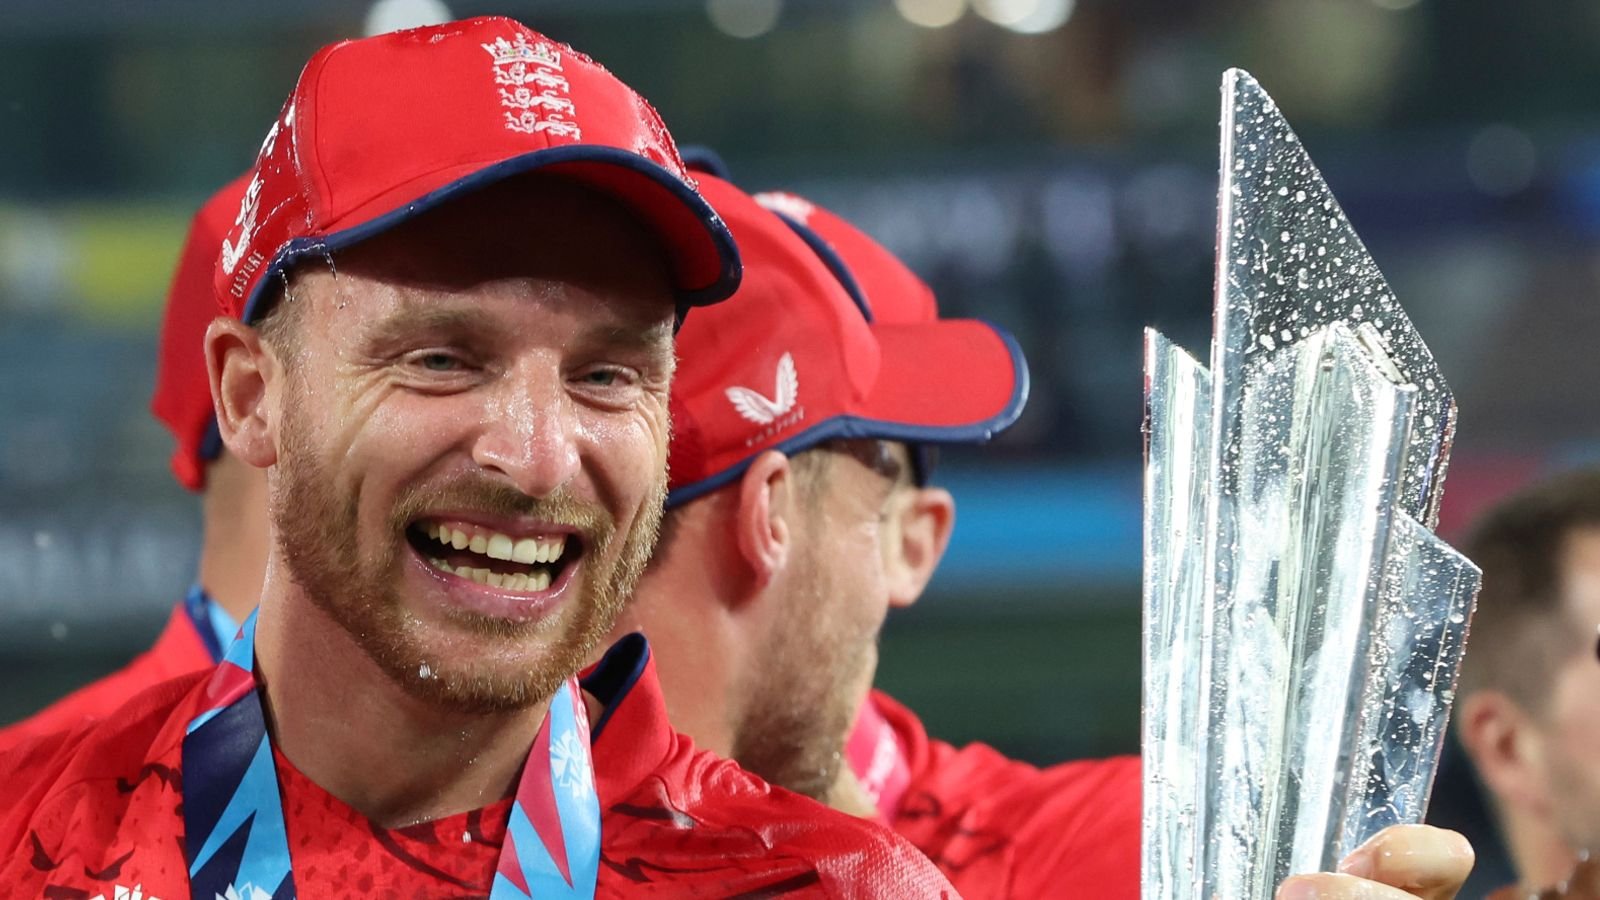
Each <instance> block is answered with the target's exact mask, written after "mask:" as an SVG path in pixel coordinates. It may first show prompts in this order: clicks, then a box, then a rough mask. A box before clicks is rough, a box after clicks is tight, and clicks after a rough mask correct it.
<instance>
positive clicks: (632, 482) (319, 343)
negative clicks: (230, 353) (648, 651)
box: [268, 180, 673, 711]
mask: <svg viewBox="0 0 1600 900" xmlns="http://www.w3.org/2000/svg"><path fill="white" fill-rule="evenodd" d="M530 211H536V212H530ZM284 302H285V303H286V304H289V305H290V307H291V308H285V309H283V310H281V311H280V313H279V314H280V315H284V316H288V317H289V318H288V319H287V320H286V321H285V322H284V323H283V324H282V327H281V328H277V329H276V331H277V332H281V337H280V338H278V339H276V340H275V341H274V344H275V351H276V353H277V354H278V355H279V356H280V357H281V358H282V359H283V362H284V366H283V370H284V373H285V375H284V379H283V384H282V386H281V388H280V389H279V391H278V395H279V396H278V409H279V411H280V412H279V419H280V421H279V428H278V435H279V436H278V444H279V447H278V463H277V465H276V466H274V467H273V470H272V472H271V498H270V509H271V516H272V522H273V530H274V541H275V547H276V551H275V552H276V553H277V555H278V556H279V557H280V559H281V560H282V562H283V564H284V566H285V567H286V568H287V570H288V572H289V574H290V577H291V579H292V580H293V582H294V583H295V584H296V585H297V586H298V587H299V589H300V590H301V591H303V592H304V593H305V595H306V596H307V597H308V598H309V599H310V600H311V602H313V603H314V604H316V606H318V607H319V608H320V609H322V610H323V611H325V612H326V613H327V615H328V616H329V618H331V619H332V620H333V621H334V622H336V623H337V624H338V625H339V626H340V627H342V628H343V629H344V630H345V631H346V632H348V634H349V635H350V637H351V638H352V639H353V641H354V642H355V643H356V644H357V646H359V647H360V648H361V650H362V651H363V652H365V653H366V654H367V655H368V656H370V657H371V658H372V659H373V660H374V661H375V662H376V663H377V664H378V665H379V666H380V667H381V668H382V669H383V670H384V671H386V672H387V673H388V674H389V675H390V676H391V677H392V678H394V679H395V680H396V681H398V682H400V683H401V684H402V685H404V686H405V687H407V688H408V689H409V690H410V691H412V692H413V693H415V694H417V695H419V696H423V697H426V698H431V699H435V700H437V701H439V702H442V703H446V704H448V705H450V706H452V707H455V708H460V709H464V710H480V711H490V710H500V709H510V708H516V707H519V706H522V705H525V704H527V703H530V702H533V701H536V700H539V699H542V698H543V697H545V696H548V695H549V694H550V693H551V692H552V691H553V690H554V689H555V687H556V686H557V685H558V684H559V683H560V681H561V680H563V679H564V678H566V677H568V676H569V675H571V674H572V673H573V672H575V671H576V670H577V669H578V668H579V667H580V666H581V665H582V662H583V660H584V659H585V658H586V657H587V656H588V654H589V653H590V652H591V651H592V649H593V648H594V646H595V645H596V643H597V642H598V641H599V640H600V638H601V637H602V636H603V635H604V634H605V633H606V632H607V631H608V630H609V629H610V627H611V624H612V622H613V620H614V619H615V617H616V614H617V612H618V610H619V608H620V606H621V603H622V601H623V599H624V598H625V597H626V596H627V595H628V594H629V593H630V592H631V590H632V586H633V583H634V581H635V580H636V578H637V577H638V574H639V571H640V569H641V568H642V567H643V565H644V562H645V560H646V559H647V558H648V555H649V552H650V549H651V547H652V546H653V544H654V540H655V534H656V529H657V526H658V523H659V520H660V515H661V502H662V499H663V497H664V492H665V483H666V482H665V473H666V468H665V466H666V447H667V436H668V418H667V392H668V387H669V383H670V379H671V373H672V367H673V356H672V321H673V300H672V296H671V292H670V289H669V281H668V276H667V270H666V267H665V264H664V263H663V262H662V261H661V259H660V253H659V251H658V250H657V249H656V245H655V244H654V242H652V241H651V240H650V239H649V238H648V237H647V236H646V235H645V234H644V233H642V231H641V230H640V229H639V227H638V226H637V225H636V224H635V223H634V222H633V221H632V220H631V218H630V217H629V216H628V215H627V214H626V213H624V212H623V211H622V210H620V209H619V208H617V207H615V206H614V205H612V204H611V203H610V202H609V201H606V200H604V199H602V198H599V197H598V196H595V195H592V194H589V193H586V192H583V191H581V190H579V189H577V188H574V187H570V186H566V185H563V184H559V183H551V182H545V181H536V180H524V181H520V182H513V183H508V184H506V185H502V186H500V187H497V188H494V189H491V190H490V191H488V192H487V193H486V194H485V195H483V196H476V197H468V198H464V199H462V200H458V201H455V202H453V203H452V204H449V205H447V206H446V207H445V208H443V209H441V210H438V211H436V212H434V213H430V214H428V215H426V216H424V217H421V218H419V219H416V220H414V221H413V222H411V223H409V224H407V225H404V226H401V227H399V228H397V229H395V230H393V231H391V232H389V233H387V234H385V235H383V236H381V237H377V238H374V239H372V240H370V241H368V242H365V243H363V244H361V245H358V246H357V247H356V248H353V249H351V250H349V251H347V252H345V253H342V254H341V255H339V256H338V257H337V258H336V259H335V260H333V261H332V265H308V266H304V267H302V269H301V271H300V272H298V273H297V275H296V278H295V279H294V281H293V285H292V288H291V290H290V299H288V300H286V301H284ZM274 333H275V330H274V329H268V334H269V335H270V334H274Z"/></svg>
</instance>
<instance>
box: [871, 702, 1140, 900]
mask: <svg viewBox="0 0 1600 900" xmlns="http://www.w3.org/2000/svg"><path fill="white" fill-rule="evenodd" d="M868 702H869V703H871V704H873V705H874V707H875V708H876V710H877V712H878V713H879V714H880V715H881V716H882V718H883V721H884V722H885V723H886V724H887V726H888V727H887V728H886V729H885V730H883V732H882V733H881V734H879V735H877V736H875V737H876V738H877V739H878V740H880V741H885V742H897V743H898V745H899V746H898V751H899V755H900V757H901V760H902V765H897V766H892V765H882V764H880V765H878V766H876V767H873V768H876V769H878V770H880V771H878V772H875V773H872V774H873V775H874V776H876V777H873V778H872V780H873V781H874V782H876V785H877V786H883V785H888V786H889V788H890V790H891V791H893V792H894V793H897V794H898V795H899V797H898V801H897V802H894V803H892V805H891V806H890V809H891V810H892V812H890V814H889V815H887V816H886V818H887V820H888V823H889V824H890V825H892V826H893V828H894V830H895V831H897V832H899V833H900V834H901V835H902V836H903V837H905V838H906V839H907V840H909V841H911V843H913V844H915V845H916V847H917V849H919V850H921V851H922V852H923V853H926V854H927V855H928V858H929V859H932V860H933V861H934V863H935V864H937V865H938V866H939V868H940V869H941V870H943V872H944V874H945V875H946V876H947V877H948V878H949V879H950V881H951V883H953V884H954V885H955V886H956V888H957V889H958V890H960V891H961V893H962V895H963V896H965V897H967V898H969V900H971V898H987V897H993V898H1002V897H1015V898H1034V897H1095V898H1111V900H1115V898H1128V900H1137V898H1138V897H1139V843H1140V839H1139V835H1140V823H1141V817H1142V812H1141V809H1140V791H1141V782H1140V770H1139V759H1138V757H1135V756H1123V757H1114V758H1111V759H1104V760H1087V761H1083V762H1071V763H1063V764H1061V765H1056V766H1051V767H1049V768H1044V769H1041V768H1038V767H1036V766H1031V765H1028V764H1027V763H1022V762H1017V761H1016V760H1012V759H1007V758H1006V757H1004V756H1002V755H1000V753H999V752H997V751H996V750H995V749H994V748H992V747H988V746H985V745H983V744H969V745H968V746H966V747H962V748H959V749H958V748H956V747H952V746H951V745H949V744H946V743H944V742H942V741H935V740H929V738H928V733H927V732H926V731H925V730H923V727H922V723H921V722H920V721H918V720H917V717H916V715H915V714H914V713H912V712H911V711H910V710H908V709H906V708H905V707H904V706H901V705H900V704H899V703H898V702H896V701H895V700H893V699H891V698H890V697H889V696H888V695H886V694H884V693H883V692H881V691H873V692H872V696H871V698H870V699H869V701H868ZM882 746H883V750H882V752H878V753H876V754H870V753H869V755H868V756H867V759H868V760H869V763H868V766H869V767H870V766H871V763H870V760H871V759H873V758H874V757H875V758H876V759H877V760H879V761H880V763H881V761H882V760H884V759H886V758H887V759H893V758H894V756H895V755H896V754H895V748H894V747H893V746H892V745H891V744H888V743H885V744H883V745H882ZM895 769H898V770H899V772H898V774H896V773H895V772H894V771H893V770H895ZM873 787H874V786H873V785H869V790H872V789H873Z"/></svg>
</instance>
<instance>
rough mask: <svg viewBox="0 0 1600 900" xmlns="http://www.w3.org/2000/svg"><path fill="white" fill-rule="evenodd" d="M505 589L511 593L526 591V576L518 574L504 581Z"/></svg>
mask: <svg viewBox="0 0 1600 900" xmlns="http://www.w3.org/2000/svg"><path fill="white" fill-rule="evenodd" d="M506 587H507V588H508V589H510V590H513V591H525V590H527V589H528V576H527V575H526V574H524V573H522V572H518V573H517V574H515V575H513V576H511V578H510V579H508V580H507V581H506Z"/></svg>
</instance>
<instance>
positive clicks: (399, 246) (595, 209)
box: [299, 176, 675, 321]
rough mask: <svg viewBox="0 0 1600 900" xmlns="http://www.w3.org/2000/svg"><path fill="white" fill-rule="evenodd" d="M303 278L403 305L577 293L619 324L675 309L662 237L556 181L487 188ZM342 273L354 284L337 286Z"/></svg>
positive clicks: (605, 200)
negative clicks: (323, 279)
mask: <svg viewBox="0 0 1600 900" xmlns="http://www.w3.org/2000/svg"><path fill="white" fill-rule="evenodd" d="M299 274H301V275H304V276H306V277H307V278H308V279H309V280H312V281H317V280H319V276H323V275H325V276H327V277H328V278H329V279H331V280H332V281H333V282H334V286H335V287H347V286H355V287H360V286H363V285H381V286H386V287H387V288H388V290H379V291H378V293H379V294H380V295H385V294H386V295H389V296H391V297H393V298H395V299H403V298H405V297H415V296H422V295H426V296H430V297H439V296H455V297H457V298H461V299H468V298H471V297H478V296H483V295H486V294H487V295H495V294H512V295H515V294H517V293H518V292H520V293H522V294H523V295H526V296H529V297H530V298H531V299H542V300H545V301H554V300H559V299H560V298H561V297H563V296H572V297H577V298H580V299H582V300H584V301H586V302H587V303H588V304H590V305H591V306H592V307H593V309H595V310H597V311H602V312H605V313H607V314H609V316H610V317H612V318H615V319H617V320H620V321H626V320H641V321H653V320H655V319H659V318H662V317H665V316H670V315H671V314H672V312H673V310H674V308H675V299H674V295H673V291H672V288H671V280H670V274H669V268H668V265H667V262H666V257H665V253H664V251H663V249H662V247H661V244H660V241H659V240H658V239H657V237H656V236H655V235H654V234H653V233H652V232H650V231H648V230H647V229H646V228H645V227H644V226H643V225H642V224H641V223H640V222H639V220H638V219H637V217H636V216H635V215H634V214H633V213H632V212H631V211H629V210H628V209H626V208H625V207H623V206H622V205H621V204H619V203H618V202H617V201H615V200H613V199H611V198H610V197H608V196H606V195H603V194H600V193H598V192H595V191H592V190H588V189H586V188H583V187H581V186H578V185H576V184H572V183H569V182H565V181H561V180H557V179H552V178H549V177H534V176H520V177H518V178H513V179H510V180H508V181H507V182H504V183H501V184H497V185H492V186H490V187H487V188H484V189H482V190H480V191H478V192H476V193H473V194H469V195H467V196H465V197H462V198H459V199H457V200H454V201H452V202H450V203H446V204H444V205H442V206H440V207H437V208H435V209H432V210H429V211H428V212H426V213H424V214H422V215H419V216H417V217H415V218H413V219H411V220H409V221H406V222H403V223H401V224H400V225H397V226H395V227H394V228H392V229H390V230H388V231H386V232H383V233H381V234H378V235H375V236H374V237H372V238H369V239H367V240H365V241H362V242H361V243H358V244H356V245H354V246H352V247H349V248H346V249H344V250H341V251H339V252H337V254H336V255H334V256H333V257H332V258H331V259H329V260H327V261H326V265H318V264H317V263H316V262H313V263H311V264H309V265H306V266H305V267H303V269H302V272H301V273H299ZM342 276H352V284H350V285H345V284H339V282H340V280H341V277H342ZM558 288H559V289H558ZM346 299H347V298H346Z"/></svg>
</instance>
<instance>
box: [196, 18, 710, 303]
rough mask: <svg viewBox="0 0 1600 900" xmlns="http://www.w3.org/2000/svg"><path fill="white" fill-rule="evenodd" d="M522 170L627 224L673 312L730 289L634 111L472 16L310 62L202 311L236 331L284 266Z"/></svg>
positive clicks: (619, 86)
mask: <svg viewBox="0 0 1600 900" xmlns="http://www.w3.org/2000/svg"><path fill="white" fill-rule="evenodd" d="M535 169H537V170H540V171H542V172H548V173H551V174H556V175H559V176H561V177H563V178H569V179H572V180H574V181H577V182H580V183H583V184H585V185H587V186H589V187H592V188H594V189H596V190H599V191H602V192H604V193H606V194H608V195H610V196H612V197H614V198H616V199H617V200H618V201H619V202H621V203H623V204H624V205H625V206H626V207H628V208H629V209H631V210H632V211H633V212H634V213H636V214H637V215H638V216H639V218H640V219H641V220H642V221H643V222H644V223H645V224H646V225H647V226H649V227H650V228H651V229H652V230H653V231H654V232H655V234H656V235H657V237H658V238H659V239H660V240H661V243H662V245H663V246H664V247H665V248H666V250H667V256H668V260H669V262H670V263H671V266H672V270H673V279H674V282H675V286H676V288H677V292H678V299H679V303H680V305H681V306H698V305H704V304H708V303H714V302H716V301H718V300H722V299H724V298H726V297H728V296H729V295H730V294H732V293H733V290H734V289H735V288H736V287H737V286H738V283H739V271H740V270H739V254H738V251H737V250H736V249H735V247H734V244H733V239H732V238H731V237H730V236H729V234H728V231H727V228H726V227H725V226H724V225H723V224H722V222H721V221H720V220H719V219H718V218H717V215H716V213H715V212H713V211H712V209H711V207H710V206H709V205H707V204H706V202H705V201H704V200H703V199H702V198H701V197H700V196H699V194H697V193H696V192H695V190H694V183H693V180H692V179H691V178H690V176H689V174H688V172H687V171H686V170H685V168H684V165H683V161H682V159H681V158H680V157H679V155H678V149H677V146H676V145H675V144H674V143H673V141H672V136H671V135H670V134H668V132H667V128H666V126H665V125H664V124H663V123H662V121H661V117H660V116H659V115H657V113H656V111H655V110H654V109H652V108H651V107H650V104H649V103H647V102H646V101H645V100H644V98H642V97H640V96H639V95H638V94H636V93H634V91H633V90H632V89H631V88H629V87H628V86H627V85H625V84H623V83H622V82H621V81H619V80H618V79H617V78H616V76H614V75H612V74H611V73H610V72H608V71H606V70H605V69H604V68H603V67H601V66H600V65H599V64H597V63H595V62H594V61H593V60H591V59H589V58H588V57H587V56H584V55H583V54H581V53H579V52H577V51H575V50H573V49H571V48H570V47H568V46H566V45H565V44H561V43H558V42H556V41H553V40H551V39H549V38H547V37H545V36H543V35H541V34H539V33H538V32H536V31H533V30H532V29H530V28H528V27H527V26H526V25H523V24H521V23H520V22H516V21H513V20H511V19H506V18H500V17H484V18H477V19H469V20H465V21H460V22H450V23H446V24H444V25H434V26H428V27H425V28H414V29H410V30H406V31H396V32H390V33H387V34H381V35H378V36H376V37H369V38H364V39H361V40H353V41H342V42H340V43H337V44H331V45H329V46H327V47H324V48H322V49H321V50H319V51H317V53H316V55H314V56H312V57H311V61H310V62H308V63H307V64H306V67H305V69H304V70H303V71H302V72H301V73H300V80H299V81H298V83H296V85H295V88H294V91H293V92H292V93H290V95H289V99H288V101H287V102H285V103H284V106H283V110H282V112H281V113H280V114H279V116H278V119H277V121H276V122H274V123H273V125H272V128H271V129H270V130H269V131H268V132H267V137H266V140H265V141H264V142H263V143H262V145H261V152H260V155H259V156H258V157H257V159H256V165H255V167H254V169H252V171H251V178H250V181H249V183H248V185H247V186H246V188H245V191H244V196H243V198H242V200H241V201H240V203H239V206H238V211H237V215H236V217H235V219H234V222H233V225H232V227H231V228H230V229H229V231H228V233H227V234H226V236H225V237H224V238H223V240H222V242H221V247H222V252H221V259H220V261H219V262H218V265H217V270H216V276H215V277H216V281H215V288H216V296H217V298H218V300H219V301H220V303H221V304H222V308H223V310H224V312H226V313H227V314H229V315H233V316H237V317H239V318H242V319H244V320H245V321H252V320H253V319H255V318H256V317H257V316H258V315H259V314H260V313H261V312H263V310H261V309H259V308H258V305H259V303H260V302H261V298H262V297H263V296H265V295H266V294H267V292H265V291H263V290H262V285H264V284H266V283H267V280H268V278H269V277H271V276H273V275H275V274H276V273H278V272H280V271H284V270H286V269H287V268H288V267H289V266H291V265H293V264H294V262H296V261H297V260H299V259H300V258H302V257H305V256H308V255H316V256H320V255H323V254H325V253H326V252H328V251H331V250H338V249H340V248H343V247H348V246H350V245H352V244H355V243H357V242H359V241H362V240H365V239H367V238H369V237H372V236H373V235H376V234H379V233H381V232H383V231H385V230H387V229H389V228H392V227H393V226H395V225H397V224H399V223H400V222H402V221H405V220H406V219H409V218H411V217H412V216H415V215H417V214H419V213H422V212H424V211H426V210H428V209H431V208H433V207H435V206H438V205H439V204H441V203H444V202H447V201H449V200H451V199H452V198H455V197H458V196H461V195H463V194H466V193H468V192H470V191H474V190H478V189H480V188H483V187H485V186H487V185H490V184H493V183H495V182H497V181H500V180H502V179H505V178H508V177H511V176H513V175H517V174H521V173H525V172H530V171H533V170H535ZM529 215H530V216H537V215H538V210H529Z"/></svg>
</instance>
